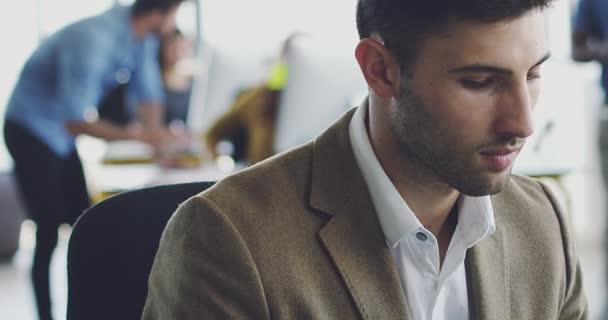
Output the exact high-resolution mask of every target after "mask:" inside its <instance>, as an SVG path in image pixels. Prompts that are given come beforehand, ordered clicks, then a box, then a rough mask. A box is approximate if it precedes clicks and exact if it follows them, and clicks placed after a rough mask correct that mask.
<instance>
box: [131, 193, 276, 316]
mask: <svg viewBox="0 0 608 320" xmlns="http://www.w3.org/2000/svg"><path fill="white" fill-rule="evenodd" d="M142 319H143V320H165V319H180V320H195V319H196V320H198V319H222V320H224V319H260V320H262V319H270V314H269V310H268V306H267V301H266V298H265V295H264V289H263V286H262V280H261V278H260V274H259V273H258V269H257V267H256V265H255V262H254V259H253V256H252V254H251V252H250V251H249V248H248V246H247V243H246V241H245V239H244V238H243V237H242V235H241V234H240V232H239V230H237V228H236V227H235V225H234V224H233V223H232V222H231V221H230V220H229V219H228V218H227V217H226V215H224V214H222V212H221V210H220V209H219V208H217V206H215V205H214V204H213V203H212V202H211V201H210V200H208V199H206V198H204V197H200V196H197V197H194V198H191V199H190V200H188V201H186V202H185V203H184V204H183V205H181V206H180V207H179V208H178V210H177V212H176V213H175V214H174V215H173V217H172V218H171V219H170V220H169V223H168V224H167V227H166V228H165V231H164V232H163V236H162V238H161V241H160V245H159V248H158V251H157V253H156V258H155V260H154V264H153V266H152V271H151V273H150V277H149V280H148V297H147V300H146V304H145V307H144V311H143V317H142Z"/></svg>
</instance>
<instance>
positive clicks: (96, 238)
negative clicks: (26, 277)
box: [67, 182, 213, 320]
mask: <svg viewBox="0 0 608 320" xmlns="http://www.w3.org/2000/svg"><path fill="white" fill-rule="evenodd" d="M212 184H213V182H195V183H185V184H175V185H167V186H158V187H151V188H145V189H140V190H134V191H128V192H125V193H121V194H118V195H116V196H114V197H111V198H108V199H106V200H104V201H102V202H101V203H99V204H97V205H95V206H93V207H91V208H90V209H88V210H86V211H85V212H84V214H83V215H82V216H81V217H80V218H79V219H78V221H77V222H76V224H75V225H74V229H73V230H72V235H71V237H70V242H69V247H68V310H67V318H68V320H72V319H73V320H81V319H86V320H95V319H104V320H107V319H116V320H120V319H129V320H132V319H133V320H134V319H140V318H141V313H142V311H143V307H144V303H145V300H146V295H147V293H148V276H149V273H150V269H151V268H152V262H153V261H154V256H155V254H156V250H157V249H158V244H159V240H160V237H161V234H162V232H163V229H164V228H165V225H166V224H167V221H168V220H169V218H170V217H171V215H172V213H173V212H174V211H175V209H177V207H178V205H179V204H180V203H182V202H184V201H185V200H186V199H188V198H189V197H191V196H193V195H195V194H197V193H199V192H202V191H203V190H205V189H207V188H208V187H210V186H211V185H212Z"/></svg>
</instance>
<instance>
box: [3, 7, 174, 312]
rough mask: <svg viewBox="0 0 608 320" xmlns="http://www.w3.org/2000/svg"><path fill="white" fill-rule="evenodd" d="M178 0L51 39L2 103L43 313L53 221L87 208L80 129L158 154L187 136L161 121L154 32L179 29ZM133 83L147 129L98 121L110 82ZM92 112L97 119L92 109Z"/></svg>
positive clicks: (122, 10)
mask: <svg viewBox="0 0 608 320" xmlns="http://www.w3.org/2000/svg"><path fill="white" fill-rule="evenodd" d="M181 2H182V0H137V1H135V3H134V4H133V6H131V7H115V8H112V9H110V10H108V11H107V12H104V13H102V14H100V15H98V16H94V17H90V18H86V19H83V20H81V21H79V22H76V23H74V24H72V25H69V26H67V27H65V28H63V29H62V30H60V31H58V32H57V33H55V34H53V35H51V36H49V37H48V38H47V39H46V40H45V41H43V42H42V43H41V44H40V46H39V47H38V48H37V49H36V51H35V52H34V53H33V55H32V56H31V57H30V58H29V60H28V61H27V62H26V64H25V66H24V68H23V70H22V72H21V75H20V78H19V81H18V83H17V85H16V87H15V89H14V91H13V94H12V97H11V98H10V101H9V103H8V107H7V110H6V122H5V125H4V134H5V141H6V144H7V147H8V150H9V152H10V154H11V156H12V158H13V160H14V167H15V173H16V178H17V182H18V186H19V188H20V191H21V194H22V196H23V200H24V202H25V205H26V208H27V210H28V212H29V215H30V217H31V218H32V219H33V220H34V221H35V222H36V224H37V231H36V249H35V252H34V263H33V267H32V280H33V284H34V293H35V296H36V302H37V306H38V313H39V317H40V319H51V300H50V290H49V262H50V260H51V256H52V253H53V250H54V248H55V245H56V243H57V227H58V226H59V224H61V223H73V222H74V221H75V220H76V218H77V217H78V215H80V213H82V211H83V210H84V209H85V208H87V207H88V206H89V197H88V193H87V189H86V185H85V181H84V176H83V172H82V166H81V163H80V159H79V157H78V153H77V152H76V149H75V146H74V139H75V136H76V135H78V134H82V133H84V134H90V135H93V136H96V137H100V138H103V139H107V140H116V139H139V140H142V141H145V142H148V143H150V144H152V145H153V146H154V147H155V148H156V149H157V150H159V151H162V149H164V148H165V147H166V145H167V144H169V143H173V142H176V141H178V140H180V141H181V140H182V138H183V137H177V136H174V135H171V134H170V133H168V130H166V129H164V128H163V127H162V126H161V123H162V122H161V120H162V119H161V115H162V113H161V112H162V108H161V105H160V102H161V101H162V97H163V92H162V86H161V80H160V74H159V70H158V64H157V60H156V55H157V52H158V49H157V46H158V44H157V43H158V39H157V35H158V33H159V32H160V31H161V30H162V29H167V28H172V27H174V15H175V11H176V9H177V7H178V5H179V4H180V3H181ZM125 82H128V88H129V93H130V97H131V99H132V102H133V103H134V104H136V105H138V106H139V108H138V113H139V115H140V123H141V126H138V127H130V128H126V127H120V126H117V125H114V124H112V123H109V122H106V121H103V120H98V119H96V118H95V116H94V115H95V112H90V111H91V110H93V111H94V108H95V106H96V105H97V104H98V103H99V100H100V99H101V98H102V97H103V96H104V95H105V94H107V93H108V92H109V91H110V89H111V88H112V87H114V86H116V85H118V84H119V83H125ZM90 115H92V116H90Z"/></svg>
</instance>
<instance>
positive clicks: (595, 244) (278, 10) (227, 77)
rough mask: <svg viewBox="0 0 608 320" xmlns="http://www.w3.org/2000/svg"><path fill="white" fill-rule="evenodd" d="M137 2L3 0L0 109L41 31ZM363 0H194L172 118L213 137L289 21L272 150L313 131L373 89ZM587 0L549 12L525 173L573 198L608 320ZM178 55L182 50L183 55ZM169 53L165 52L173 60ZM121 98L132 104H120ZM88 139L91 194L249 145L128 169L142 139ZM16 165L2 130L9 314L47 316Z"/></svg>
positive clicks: (218, 172)
mask: <svg viewBox="0 0 608 320" xmlns="http://www.w3.org/2000/svg"><path fill="white" fill-rule="evenodd" d="M130 3H132V1H131V0H87V1H81V0H21V1H17V2H3V4H2V5H4V6H5V8H4V9H5V10H1V11H0V12H1V13H0V26H1V27H0V35H3V37H2V38H3V39H4V44H5V45H4V46H3V48H4V50H3V58H2V59H0V69H1V70H3V72H2V74H0V117H3V115H4V108H5V106H6V104H7V101H8V98H9V96H10V93H11V91H12V89H13V86H14V85H15V82H16V80H17V77H18V75H19V71H20V70H21V68H22V66H23V63H24V62H25V59H27V57H28V56H29V55H30V53H31V52H32V51H33V50H34V48H35V47H36V46H37V44H38V43H40V41H42V40H43V39H44V38H45V37H46V36H48V35H50V34H51V33H53V32H54V31H56V30H58V29H59V28H61V27H63V26H65V25H67V24H69V23H71V22H74V21H76V20H78V19H81V18H83V17H86V16H90V15H94V14H97V13H100V12H102V11H104V10H107V9H108V8H110V7H111V6H113V5H127V4H130ZM355 3H356V1H355V0H332V1H325V0H309V1H297V0H258V1H246V0H232V1H226V0H198V1H186V2H185V3H184V4H182V6H181V7H180V9H179V11H178V13H177V26H178V28H179V30H180V31H179V32H176V33H174V34H171V35H168V36H167V38H164V39H165V43H168V45H167V46H166V47H167V48H171V49H169V51H170V52H169V51H168V52H167V53H165V54H164V55H165V57H166V55H168V56H170V57H172V59H169V60H171V62H170V64H171V65H173V66H174V67H175V68H173V69H167V70H170V73H167V75H166V77H164V78H165V80H167V81H165V83H166V84H168V85H169V87H170V88H173V89H177V92H178V93H177V94H176V96H175V98H176V100H181V101H182V102H181V103H182V106H181V107H176V108H175V111H176V113H175V114H176V115H175V119H178V120H181V121H183V124H182V125H183V128H182V129H183V130H188V131H190V132H191V133H192V135H193V136H195V137H198V138H199V139H200V142H201V145H202V141H204V139H205V138H204V137H203V136H202V135H203V134H204V133H205V132H207V131H208V130H209V129H210V128H211V127H212V126H213V125H214V123H215V122H216V121H217V119H219V118H220V117H221V116H222V114H224V113H225V112H227V111H228V110H229V109H230V106H231V105H233V104H234V102H235V101H236V100H235V99H237V97H238V96H239V93H240V92H241V91H242V90H243V89H244V88H251V87H255V86H258V85H260V84H265V83H267V80H268V77H269V70H272V69H273V68H272V65H273V63H274V62H275V61H276V57H277V56H278V55H279V52H280V51H281V48H282V45H283V43H284V40H285V39H286V38H287V36H288V35H289V34H291V33H292V32H294V31H301V32H304V33H306V36H303V37H298V38H297V39H296V40H295V41H293V43H291V44H290V50H289V54H288V55H287V56H286V57H285V68H286V71H287V75H286V79H285V84H284V87H281V99H280V102H278V105H277V107H278V111H277V114H276V117H275V118H274V120H275V123H274V127H273V132H274V138H273V141H272V151H271V153H275V152H280V151H284V150H286V149H289V148H290V147H293V146H295V145H297V144H300V143H302V142H305V141H307V140H308V139H310V138H312V137H314V135H315V134H316V133H318V132H319V131H320V130H321V129H323V128H324V127H326V126H327V125H328V124H329V123H331V122H332V121H333V120H334V119H335V118H337V116H338V115H339V114H341V113H342V112H343V111H345V110H347V109H348V108H349V107H352V106H355V105H356V104H357V103H359V102H360V101H361V98H362V97H363V95H364V94H365V85H364V83H363V79H362V78H361V76H360V74H359V72H358V70H357V69H356V68H357V66H356V62H355V60H354V57H353V53H352V52H353V49H354V47H355V44H356V42H357V34H356V27H355V15H354V13H355ZM577 3H578V0H560V1H558V2H557V3H556V4H555V6H554V8H552V9H551V10H550V11H549V15H548V16H547V21H546V23H547V26H548V30H549V38H550V42H551V51H552V57H551V59H550V61H549V62H548V63H547V64H546V65H545V66H544V70H543V72H544V73H543V80H542V81H543V82H542V83H543V84H542V86H543V91H542V93H541V97H540V99H539V103H538V105H537V109H536V111H535V122H536V131H535V134H534V136H533V137H532V138H531V139H530V140H529V142H528V143H527V146H526V148H525V150H524V152H523V153H522V155H521V156H520V158H519V160H518V162H517V165H516V167H515V171H516V172H519V173H523V174H528V175H532V176H536V177H540V178H542V179H545V180H546V181H547V182H548V183H549V184H551V186H552V187H553V189H554V191H555V192H556V193H557V194H558V196H559V198H560V199H561V201H562V204H563V205H564V206H565V207H566V208H568V211H569V214H570V222H571V224H572V228H573V229H574V231H575V234H576V236H577V246H578V252H579V255H580V258H581V263H582V267H583V271H584V278H585V286H586V291H587V297H588V299H589V303H590V311H591V317H592V319H605V318H608V315H603V314H602V312H603V309H604V306H605V304H606V301H607V299H606V297H607V295H606V282H607V281H606V276H605V273H606V272H605V270H606V266H605V264H606V263H605V261H606V260H605V258H604V250H603V249H602V241H603V239H604V234H605V227H604V226H605V224H606V223H605V221H606V212H607V210H605V208H606V204H605V202H606V201H605V199H606V191H605V190H606V187H605V186H604V183H603V179H602V177H601V170H600V162H599V154H598V148H597V138H596V137H597V135H598V121H597V119H598V117H599V115H600V111H601V105H602V103H603V99H604V97H603V92H602V89H601V87H600V81H599V79H600V72H601V68H600V65H599V64H598V63H594V62H591V63H577V62H574V61H573V60H572V57H571V51H572V50H571V49H572V46H571V39H570V35H571V34H572V30H573V28H572V16H573V15H574V13H575V10H576V7H577ZM189 46H191V47H190V48H188V47H189ZM179 55H183V56H181V57H180V58H179V59H178V58H177V56H179ZM162 56H163V54H161V55H160V57H159V59H160V60H159V61H165V59H164V58H162ZM177 60H181V62H179V63H177V62H178V61H177ZM167 61H168V60H167ZM336 75H340V76H339V78H336ZM313 93H314V94H313ZM185 100H187V107H185V108H184V107H183V105H184V102H183V101H185ZM119 104H123V105H124V106H125V107H124V109H118V108H112V106H114V105H119ZM100 105H102V106H103V105H106V106H108V108H109V109H108V110H109V114H108V113H107V112H106V111H103V110H102V111H100V116H108V117H114V118H113V119H118V120H120V121H124V123H128V122H130V121H131V120H132V115H131V114H130V112H131V111H129V106H128V105H129V103H128V99H127V98H126V97H125V96H124V92H121V91H120V90H117V91H116V92H114V93H113V95H112V96H108V97H106V100H105V102H103V103H101V104H100ZM168 105H169V103H168ZM120 110H122V111H120ZM117 111H119V112H118V114H116V112H117ZM120 112H123V113H120ZM0 120H2V119H0ZM2 122H3V121H0V123H2ZM0 139H1V137H0ZM228 140H229V139H228ZM77 144H78V150H79V152H80V154H81V156H82V158H83V166H84V167H85V173H86V175H87V176H86V177H87V184H88V185H89V186H90V189H91V192H92V193H95V194H92V197H93V199H95V198H96V197H97V198H100V197H103V194H104V192H109V193H112V192H116V191H122V190H127V189H130V188H135V187H141V186H145V185H149V184H154V183H161V182H163V183H164V182H174V181H175V182H181V181H184V180H188V179H210V180H214V179H217V178H219V177H221V176H222V175H223V174H224V173H229V172H231V171H232V170H235V169H238V168H239V165H240V164H239V163H238V161H235V159H234V157H236V158H237V160H238V158H239V157H238V155H235V154H234V151H235V146H234V145H231V144H230V141H226V143H224V144H222V146H220V147H219V149H218V150H219V152H216V156H217V158H212V157H211V156H210V155H209V153H207V156H205V155H203V156H201V159H198V161H194V162H190V163H188V168H189V169H187V170H185V171H180V170H178V169H176V170H173V171H172V169H171V168H167V167H166V166H160V167H159V166H158V165H156V164H150V163H147V164H131V165H130V166H128V169H125V167H124V166H123V167H110V166H108V165H106V164H107V163H109V162H112V161H115V162H120V161H123V160H124V161H125V162H129V159H128V157H129V156H130V154H131V153H136V154H138V155H139V156H141V154H142V153H143V154H145V153H146V152H148V151H149V150H147V149H146V148H145V147H142V146H140V145H132V144H128V145H123V146H122V148H121V146H120V145H119V144H117V145H109V144H107V143H104V142H102V141H99V140H96V139H92V138H87V137H79V138H78V141H77ZM237 147H238V146H237ZM201 148H203V149H204V147H203V146H201ZM195 149H196V148H195ZM216 151H217V150H216ZM193 152H200V150H194V151H193ZM141 157H144V158H145V156H141ZM104 161H106V164H104ZM211 164H212V165H213V166H211ZM193 167H197V168H198V167H203V168H204V169H200V170H199V169H196V170H194V169H192V168H193ZM11 168H12V163H11V160H10V157H9V156H8V153H7V151H6V149H5V147H4V142H3V141H0V259H2V260H1V261H0V319H24V320H29V319H36V312H35V304H34V299H33V292H32V288H31V285H30V281H29V270H30V267H31V262H32V253H33V246H34V243H35V242H34V236H35V228H36V226H35V224H34V223H32V222H31V221H29V220H27V219H25V217H24V215H25V214H24V212H23V210H22V209H21V208H20V204H19V202H18V197H17V194H16V191H15V188H14V184H13V180H12V178H11V175H10V173H11ZM159 177H163V179H160V178H159ZM69 234H70V229H69V227H67V226H64V227H62V228H61V229H60V234H59V238H60V239H59V244H58V249H57V250H56V251H55V254H54V257H53V260H52V266H51V273H52V279H51V281H52V296H53V304H54V308H53V311H54V315H55V318H56V319H63V318H65V310H66V297H67V293H66V291H67V285H66V282H67V280H66V278H67V277H66V270H65V268H66V247H67V241H68V239H69Z"/></svg>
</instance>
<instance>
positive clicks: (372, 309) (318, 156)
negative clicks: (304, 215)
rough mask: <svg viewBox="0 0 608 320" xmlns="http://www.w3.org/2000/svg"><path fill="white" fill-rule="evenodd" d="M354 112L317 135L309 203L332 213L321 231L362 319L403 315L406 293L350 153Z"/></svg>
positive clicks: (350, 112) (326, 246)
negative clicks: (350, 132)
mask: <svg viewBox="0 0 608 320" xmlns="http://www.w3.org/2000/svg"><path fill="white" fill-rule="evenodd" d="M353 113H354V111H353V110H351V111H349V112H348V113H347V114H346V115H344V116H343V117H342V118H341V119H340V120H338V122H337V123H336V124H334V125H332V126H331V127H330V128H329V129H328V130H327V131H326V132H324V133H323V134H322V135H321V136H319V138H317V139H316V140H315V143H314V151H313V160H312V168H313V171H312V172H313V173H312V181H311V191H310V192H311V193H310V203H311V206H312V207H313V208H316V209H318V210H320V211H323V212H325V213H326V214H328V215H330V216H331V218H330V220H329V222H328V223H327V224H326V225H325V226H324V227H323V228H322V229H321V231H320V233H319V236H320V238H321V241H322V243H323V245H324V246H325V248H326V249H327V252H328V254H329V255H330V256H331V259H332V260H333V262H334V264H335V265H336V268H337V269H338V271H339V272H340V274H341V276H342V279H343V280H344V283H345V284H346V287H347V288H348V290H349V292H350V295H351V297H352V299H353V301H354V302H355V304H356V306H357V308H358V309H359V312H360V313H361V316H362V318H364V319H407V306H406V303H405V295H404V293H403V289H402V288H401V282H400V280H399V274H398V272H397V269H396V267H395V264H394V261H393V259H392V257H391V255H390V252H389V250H388V247H387V244H386V241H385V237H384V233H383V232H382V228H381V227H380V224H379V222H378V218H377V215H376V212H375V210H374V208H373V205H372V203H371V200H370V196H369V193H368V191H367V186H366V184H365V182H364V180H363V177H362V176H361V173H360V170H359V167H358V166H357V163H356V161H355V158H354V155H353V153H352V148H351V144H350V139H349V135H348V127H349V123H350V119H351V117H352V115H353Z"/></svg>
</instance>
